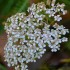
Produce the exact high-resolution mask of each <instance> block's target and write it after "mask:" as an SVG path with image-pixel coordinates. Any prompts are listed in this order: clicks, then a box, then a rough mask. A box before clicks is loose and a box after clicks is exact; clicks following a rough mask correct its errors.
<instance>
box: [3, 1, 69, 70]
mask: <svg viewBox="0 0 70 70" xmlns="http://www.w3.org/2000/svg"><path fill="white" fill-rule="evenodd" d="M64 7H65V5H64V4H59V3H57V4H56V0H52V2H51V3H50V5H48V4H47V3H44V2H40V3H37V4H34V3H33V4H32V6H31V7H29V8H28V10H27V14H26V13H24V12H23V13H17V14H15V15H13V16H11V17H10V18H8V19H7V22H6V23H5V30H6V32H7V37H8V42H7V44H6V46H5V48H4V50H5V51H4V52H5V55H4V57H5V61H7V62H8V66H15V70H28V69H27V67H28V66H27V64H28V63H29V62H36V59H37V58H38V59H40V58H41V57H42V55H43V54H44V53H45V51H46V49H47V47H49V48H50V49H51V51H52V52H56V51H57V50H60V43H62V42H67V41H68V38H66V37H64V35H66V33H69V30H68V29H66V28H65V27H64V26H63V25H59V24H58V22H59V21H61V20H62V17H61V15H65V14H66V13H67V11H66V10H64Z"/></svg>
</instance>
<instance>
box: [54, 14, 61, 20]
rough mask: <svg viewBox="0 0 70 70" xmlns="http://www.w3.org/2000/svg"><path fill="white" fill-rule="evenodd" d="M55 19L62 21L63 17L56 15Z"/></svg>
mask: <svg viewBox="0 0 70 70" xmlns="http://www.w3.org/2000/svg"><path fill="white" fill-rule="evenodd" d="M54 20H55V21H60V20H62V18H61V17H60V15H57V16H54Z"/></svg>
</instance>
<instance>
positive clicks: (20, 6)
mask: <svg viewBox="0 0 70 70" xmlns="http://www.w3.org/2000/svg"><path fill="white" fill-rule="evenodd" d="M39 1H46V0H0V35H2V34H3V33H4V32H5V30H4V25H3V22H4V21H6V19H7V18H8V17H9V16H11V15H13V14H15V13H17V12H26V10H27V8H28V6H30V4H32V3H33V2H39ZM58 1H59V2H60V3H65V4H66V7H65V9H67V10H68V14H67V15H65V16H63V21H61V24H63V25H64V26H65V27H66V28H68V29H69V30H70V0H57V2H58ZM66 36H67V37H68V38H69V41H68V42H67V43H62V44H61V46H62V48H61V50H60V51H59V52H57V53H51V52H49V51H48V52H46V53H45V55H44V56H43V58H41V59H40V60H38V61H37V62H36V63H35V64H34V63H33V64H32V63H31V64H29V69H30V70H70V34H68V35H66ZM0 50H1V49H0ZM47 57H48V58H47ZM38 63H39V64H38ZM36 64H37V65H36ZM32 67H34V68H35V69H34V68H33V69H32ZM36 68H38V69H36ZM0 70H8V69H7V67H6V65H5V64H4V62H2V61H1V56H0Z"/></svg>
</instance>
